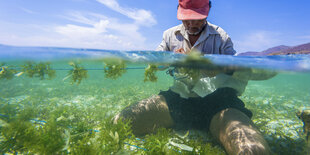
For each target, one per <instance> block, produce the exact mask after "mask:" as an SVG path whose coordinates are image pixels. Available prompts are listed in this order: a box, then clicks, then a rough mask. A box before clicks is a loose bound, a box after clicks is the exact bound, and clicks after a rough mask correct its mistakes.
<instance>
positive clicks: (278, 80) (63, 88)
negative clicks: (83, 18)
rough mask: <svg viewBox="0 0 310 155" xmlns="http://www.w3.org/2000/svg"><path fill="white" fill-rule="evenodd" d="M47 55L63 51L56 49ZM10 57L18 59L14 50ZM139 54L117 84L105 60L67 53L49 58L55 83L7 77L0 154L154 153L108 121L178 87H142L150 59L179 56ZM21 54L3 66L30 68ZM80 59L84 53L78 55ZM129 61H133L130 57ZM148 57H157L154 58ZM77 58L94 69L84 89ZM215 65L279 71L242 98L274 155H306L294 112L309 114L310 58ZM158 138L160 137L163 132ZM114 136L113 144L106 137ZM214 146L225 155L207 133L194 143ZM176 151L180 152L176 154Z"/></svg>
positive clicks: (0, 108) (0, 84) (2, 89)
mask: <svg viewBox="0 0 310 155" xmlns="http://www.w3.org/2000/svg"><path fill="white" fill-rule="evenodd" d="M22 50H23V49H22ZM41 50H42V49H41ZM48 50H54V51H55V50H56V51H57V49H48ZM62 50H64V49H62ZM70 50H71V51H72V50H73V49H70ZM12 51H14V50H12ZM73 51H74V50H73ZM15 52H16V50H15ZM18 52H22V51H18ZM99 53H100V52H99ZM10 54H11V55H13V56H14V53H13V54H12V53H10ZM135 54H137V53H135ZM138 54H140V55H134V58H135V59H134V61H133V62H128V63H127V67H126V68H127V70H126V73H124V74H123V75H122V76H121V77H120V78H117V79H108V78H106V77H105V74H104V70H103V68H104V64H103V60H100V59H99V60H93V59H87V60H85V59H78V60H77V59H76V58H70V56H68V59H69V60H60V59H59V57H61V54H60V55H58V56H57V57H55V59H51V60H48V61H49V62H50V64H51V68H52V69H54V70H56V76H55V78H53V79H51V80H48V79H43V80H41V79H40V78H39V77H33V78H30V77H27V76H26V74H25V73H24V74H22V75H20V76H17V75H15V76H14V77H13V78H12V79H1V80H0V114H1V115H0V119H1V122H0V123H1V127H0V129H1V138H0V146H1V149H0V152H1V153H15V152H18V153H38V154H42V153H43V154H55V153H56V154H57V153H66V154H79V153H81V152H79V151H81V150H83V151H85V152H87V150H92V151H93V152H88V153H93V154H96V153H98V152H101V153H103V152H104V151H108V152H109V151H110V153H112V154H113V153H115V152H118V153H119V152H123V151H125V152H130V153H133V154H138V153H140V154H148V151H149V150H150V149H152V146H150V144H149V143H148V142H150V141H151V140H154V139H151V138H150V137H142V139H145V140H146V141H147V140H148V141H147V142H144V141H143V140H137V139H133V135H131V134H128V133H129V132H127V130H128V129H126V132H125V128H126V125H124V126H121V127H115V128H113V127H111V126H112V125H111V124H109V123H108V120H109V119H110V118H111V117H113V116H114V115H115V114H116V113H117V112H119V111H120V110H122V109H123V108H124V107H126V106H128V105H130V104H132V103H136V102H138V101H140V100H142V99H145V98H148V97H150V96H151V95H153V94H158V93H159V92H160V90H168V89H169V87H170V86H171V85H172V84H173V77H171V76H170V75H167V74H166V70H165V71H157V72H156V75H157V77H158V79H157V82H149V81H148V82H144V68H146V67H147V64H149V63H151V62H156V63H158V62H160V61H162V62H164V63H165V64H167V63H171V62H173V61H174V60H177V59H180V58H181V56H180V55H176V56H173V55H171V54H170V53H168V54H166V56H167V57H169V59H164V60H161V59H159V58H158V57H159V56H162V55H156V54H154V53H147V54H146V55H144V56H146V57H144V58H141V56H143V52H138ZM128 55H131V56H132V55H133V54H127V56H128ZM147 55H148V56H147ZM15 56H16V59H14V57H12V56H9V55H7V56H6V57H4V56H3V55H2V57H1V61H0V62H5V63H6V64H5V66H10V67H11V68H13V69H17V70H19V69H21V65H23V64H25V63H26V61H25V60H21V59H25V57H23V56H21V57H18V55H15ZM75 56H76V55H75ZM30 57H32V55H28V59H32V60H33V61H35V62H37V63H38V62H46V61H47V60H46V59H47V58H50V55H48V56H47V57H43V56H42V57H33V58H30ZM79 57H82V58H83V57H86V56H85V55H79ZM19 58H20V59H19ZM128 58H129V59H130V58H132V57H127V58H126V59H128ZM146 58H152V60H153V61H152V60H150V59H146ZM18 59H19V60H18ZM40 59H42V60H40ZM71 60H75V61H76V60H77V61H79V62H80V66H83V67H84V68H85V69H86V70H88V72H87V73H88V78H86V79H83V80H82V81H81V83H80V84H79V85H77V84H76V83H74V84H72V81H71V80H70V77H68V72H69V71H70V70H71V69H72V66H70V65H69V64H68V63H69V62H70V61H71ZM211 60H214V62H217V63H221V65H224V64H225V63H228V64H230V65H231V64H238V65H240V66H243V67H244V66H245V65H248V66H251V67H256V68H265V69H273V70H275V71H277V72H278V74H277V75H276V76H275V77H273V78H271V79H269V80H265V81H250V82H249V84H248V86H247V88H246V90H245V92H244V93H243V95H242V96H241V97H240V98H241V99H242V100H243V101H244V102H245V104H246V107H247V108H249V109H250V110H252V112H253V113H254V116H253V121H254V123H255V124H256V125H257V126H258V127H259V129H260V131H261V132H263V133H264V136H265V138H266V139H267V141H268V143H269V145H270V146H271V148H272V151H273V152H274V153H276V154H305V152H306V141H305V138H306V137H305V134H304V133H303V123H302V122H301V120H299V119H298V118H297V116H296V112H297V111H298V110H301V109H310V93H309V92H310V72H309V70H310V69H309V68H310V67H309V57H308V56H294V57H293V56H281V57H271V58H270V57H268V58H267V57H266V58H264V57H260V58H256V59H255V60H259V62H262V63H261V65H258V64H257V63H254V62H255V61H253V58H250V57H241V58H236V59H233V58H231V57H228V58H227V57H221V56H215V57H211ZM223 62H225V63H223ZM257 62H258V61H257ZM281 63H282V64H281ZM226 65H227V64H226ZM281 65H282V66H281ZM18 73H19V72H18ZM16 122H18V123H16ZM14 123H15V124H14ZM123 129H124V130H123ZM9 131H10V132H9ZM94 131H96V132H94ZM111 133H112V134H111ZM116 133H117V136H116ZM122 134H123V135H122ZM129 135H130V136H129ZM156 136H157V138H159V137H160V135H156ZM156 136H155V138H156ZM174 136H175V133H174V132H173V131H170V132H169V134H168V138H169V137H170V138H173V137H174ZM39 137H41V138H39ZM115 137H118V138H115ZM109 138H110V139H111V140H110V141H109V140H107V139H109ZM140 138H141V137H140ZM203 138H206V137H203ZM103 139H105V140H103ZM192 140H197V141H198V138H197V139H195V138H192ZM51 141H53V142H55V143H52V142H51ZM154 141H155V140H154ZM199 142H200V141H199ZM144 143H145V144H144ZM179 143H184V144H186V145H188V146H190V147H193V146H191V145H194V143H189V142H188V143H186V142H185V140H184V141H182V142H179ZM208 143H212V147H211V148H212V149H214V150H217V151H219V152H220V153H224V151H223V148H221V147H220V146H219V145H217V144H214V142H212V138H210V137H208V136H207V140H205V141H204V142H201V143H199V144H196V143H195V145H201V146H202V145H206V144H208ZM132 145H134V146H132ZM152 145H153V146H154V148H156V147H158V146H161V145H157V144H156V143H154V144H152ZM165 145H167V146H169V147H168V149H171V150H173V151H172V152H174V153H176V154H185V153H188V152H186V151H184V150H182V148H177V147H175V146H172V145H170V143H169V142H167V144H165ZM103 146H105V147H103ZM108 146H109V147H108ZM110 146H118V147H116V148H112V147H110ZM145 148H146V150H145ZM178 149H180V150H181V151H176V150H178ZM53 151H54V152H53ZM96 151H97V152H96ZM77 152H79V153H77ZM104 153H106V152H104ZM110 153H108V154H110Z"/></svg>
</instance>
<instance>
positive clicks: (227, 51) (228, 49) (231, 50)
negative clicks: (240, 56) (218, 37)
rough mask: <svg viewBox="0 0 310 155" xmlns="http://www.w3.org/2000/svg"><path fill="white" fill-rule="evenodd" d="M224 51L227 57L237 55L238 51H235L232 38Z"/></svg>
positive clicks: (228, 39) (226, 43)
mask: <svg viewBox="0 0 310 155" xmlns="http://www.w3.org/2000/svg"><path fill="white" fill-rule="evenodd" d="M223 51H224V54H226V55H235V54H236V51H235V49H234V44H233V43H232V41H231V39H230V37H228V38H227V40H226V41H225V42H224V45H223Z"/></svg>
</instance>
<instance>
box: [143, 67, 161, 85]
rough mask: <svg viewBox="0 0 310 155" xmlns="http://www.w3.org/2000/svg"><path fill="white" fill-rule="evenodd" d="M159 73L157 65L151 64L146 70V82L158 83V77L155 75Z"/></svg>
mask: <svg viewBox="0 0 310 155" xmlns="http://www.w3.org/2000/svg"><path fill="white" fill-rule="evenodd" d="M157 71H158V67H157V65H154V64H149V65H148V66H147V67H146V68H145V72H144V82H146V81H151V82H156V81H157V76H156V75H155V74H156V72H157Z"/></svg>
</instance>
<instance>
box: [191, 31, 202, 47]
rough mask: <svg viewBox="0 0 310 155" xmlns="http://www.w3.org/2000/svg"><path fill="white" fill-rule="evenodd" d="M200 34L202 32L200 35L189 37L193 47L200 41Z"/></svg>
mask: <svg viewBox="0 0 310 155" xmlns="http://www.w3.org/2000/svg"><path fill="white" fill-rule="evenodd" d="M200 34H201V32H200V33H199V34H198V35H188V39H189V42H190V43H191V46H192V47H193V46H194V45H195V43H196V41H197V40H198V39H199V37H200Z"/></svg>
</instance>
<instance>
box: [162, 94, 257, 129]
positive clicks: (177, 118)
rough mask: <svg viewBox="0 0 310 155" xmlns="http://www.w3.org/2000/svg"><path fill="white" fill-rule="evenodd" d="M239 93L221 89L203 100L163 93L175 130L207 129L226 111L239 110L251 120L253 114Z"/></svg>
mask: <svg viewBox="0 0 310 155" xmlns="http://www.w3.org/2000/svg"><path fill="white" fill-rule="evenodd" d="M236 94H237V92H236V91H235V90H234V89H232V88H219V89H217V90H216V91H214V92H213V93H211V94H209V95H207V96H205V97H203V98H201V97H193V98H188V99H185V98H181V97H180V95H179V94H177V93H174V92H173V91H171V90H168V91H161V92H160V93H159V95H163V96H164V97H165V99H166V101H167V104H168V107H169V111H170V115H171V117H172V118H173V120H174V122H175V127H174V128H175V129H182V130H187V129H192V128H194V129H207V130H209V125H210V123H211V119H212V117H213V116H214V115H215V114H216V113H218V112H220V111H222V110H224V109H226V108H234V109H238V110H240V111H241V112H243V113H244V114H246V115H247V116H248V117H249V118H251V117H252V115H253V114H252V112H251V111H250V110H248V109H247V108H245V106H244V103H243V102H242V101H241V100H240V99H239V98H238V97H237V95H236Z"/></svg>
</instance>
